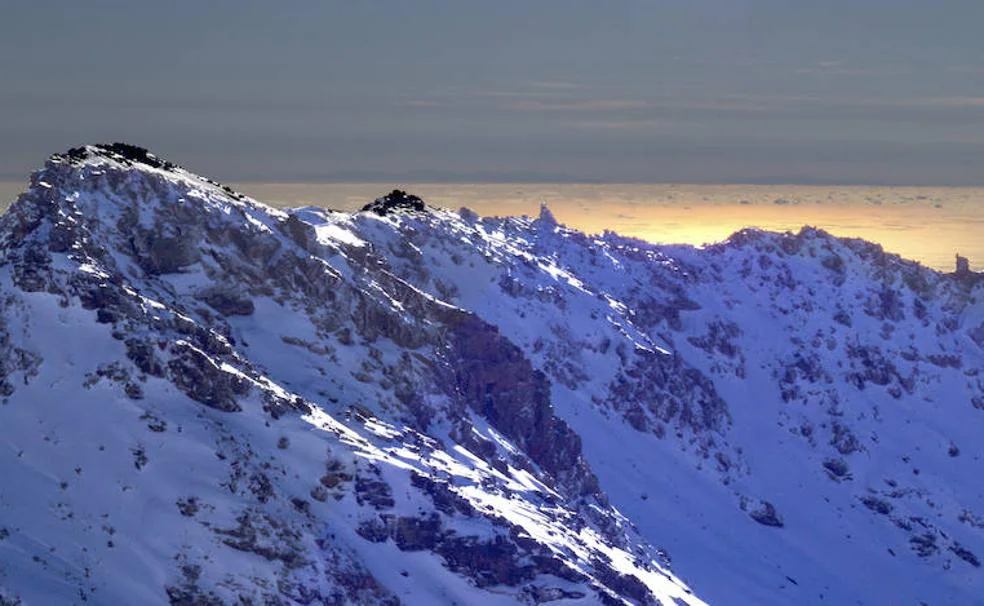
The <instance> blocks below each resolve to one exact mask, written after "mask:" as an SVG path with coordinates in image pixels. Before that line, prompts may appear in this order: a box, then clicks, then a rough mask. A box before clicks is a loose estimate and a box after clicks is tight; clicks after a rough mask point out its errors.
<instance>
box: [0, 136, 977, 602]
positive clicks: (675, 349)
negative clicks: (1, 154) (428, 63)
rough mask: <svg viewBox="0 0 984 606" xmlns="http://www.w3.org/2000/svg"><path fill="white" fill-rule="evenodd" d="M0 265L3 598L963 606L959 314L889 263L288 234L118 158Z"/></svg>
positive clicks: (392, 205)
mask: <svg viewBox="0 0 984 606" xmlns="http://www.w3.org/2000/svg"><path fill="white" fill-rule="evenodd" d="M421 211H426V212H421ZM0 259H2V260H3V261H2V271H0V310H2V313H0V320H2V321H0V397H2V405H0V439H2V443H3V444H4V445H5V448H6V452H7V456H5V457H2V458H0V474H2V477H3V478H4V479H5V482H4V483H3V486H0V603H4V602H6V603H18V600H20V601H21V602H22V603H24V604H72V603H83V602H85V603H97V604H118V603H140V604H167V603H170V604H238V603H269V604H344V603H358V604H389V605H392V604H452V603H457V604H517V603H518V604H545V603H549V604H557V605H560V604H598V603H601V604H656V603H663V604H703V603H705V602H710V603H715V604H717V603H720V604H788V603H796V604H830V603H834V604H839V603H864V604H881V603H911V602H919V601H924V602H927V603H931V604H965V603H971V602H973V601H974V600H975V599H977V596H979V595H980V594H981V593H982V591H984V586H982V581H981V574H980V560H979V557H980V554H984V536H982V534H981V533H982V528H984V497H982V496H981V494H980V491H979V489H978V485H979V482H978V478H979V477H980V475H981V473H982V471H984V469H982V466H984V463H982V461H981V457H982V456H984V447H982V446H981V441H980V437H979V436H980V435H981V430H982V428H984V427H982V424H984V385H982V383H981V370H982V369H984V352H982V349H981V348H982V346H984V309H982V308H981V306H980V303H979V301H980V300H981V297H980V295H981V293H980V292H979V291H980V288H979V287H978V283H977V282H976V281H968V280H965V279H961V278H960V277H959V276H955V275H952V274H940V273H937V272H935V271H932V270H929V269H926V268H924V267H922V266H920V265H918V264H915V263H912V262H909V261H905V260H903V259H900V258H898V257H896V256H893V255H888V254H886V253H885V252H884V251H882V250H881V248H880V247H878V246H877V245H874V244H871V243H867V242H863V241H858V240H843V239H838V238H834V237H832V236H830V235H829V234H826V233H824V232H822V231H819V230H815V229H804V230H802V231H801V232H799V233H798V234H773V233H767V232H760V231H755V230H745V231H743V232H739V233H738V234H736V235H735V236H733V237H732V238H730V239H729V240H728V241H726V242H724V243H721V244H718V245H714V246H710V247H707V248H704V249H695V248H692V247H686V246H658V245H654V244H648V243H645V242H641V241H639V240H635V239H631V238H622V237H620V236H618V235H616V234H612V233H606V234H604V235H603V236H588V235H585V234H582V233H579V232H576V231H573V230H570V229H568V228H566V227H564V226H563V225H560V224H559V223H558V222H557V221H556V219H554V218H553V216H552V214H551V213H550V212H549V210H548V209H546V207H544V208H543V209H542V210H541V213H540V217H539V218H537V219H531V218H527V217H518V218H517V217H513V218H480V217H478V216H477V215H475V214H474V213H472V212H471V211H467V210H462V211H461V212H457V213H455V212H450V211H446V210H441V209H436V208H429V207H427V206H426V205H425V204H424V202H423V201H422V200H420V199H419V198H416V197H415V196H412V195H410V194H407V193H405V192H402V191H399V190H397V191H394V192H392V193H391V194H389V195H387V196H385V197H383V198H380V199H379V200H377V201H375V202H374V203H372V204H370V205H369V206H367V207H366V208H365V209H363V211H361V212H357V213H352V214H349V213H339V212H332V211H327V210H322V209H317V208H305V209H297V210H275V209H272V208H270V207H267V206H265V205H263V204H261V203H259V202H256V201H254V200H252V199H250V198H248V197H246V196H243V195H241V194H238V193H236V192H234V191H232V190H231V189H229V188H226V187H223V186H221V185H220V184H218V183H216V182H214V181H212V180H209V179H206V178H203V177H200V176H197V175H195V174H193V173H191V172H189V171H186V170H185V169H182V168H180V167H178V166H177V165H176V164H172V163H170V162H167V161H165V160H163V159H161V158H158V157H157V156H155V155H153V154H151V153H150V152H148V151H146V150H143V149H141V148H137V147H134V146H130V145H125V144H111V145H97V146H87V147H84V148H78V149H75V150H71V151H69V152H67V153H65V154H59V155H55V156H52V158H51V159H49V161H48V162H47V163H46V165H45V166H44V168H42V169H41V170H40V171H38V172H37V173H35V174H34V175H33V176H32V179H31V186H30V188H29V189H28V191H27V192H26V193H24V194H23V195H21V196H20V198H19V199H18V200H17V201H16V202H15V203H14V204H13V205H12V206H11V208H10V210H9V211H8V212H7V213H6V214H5V215H4V216H3V217H2V218H0Z"/></svg>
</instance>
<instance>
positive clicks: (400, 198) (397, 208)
mask: <svg viewBox="0 0 984 606" xmlns="http://www.w3.org/2000/svg"><path fill="white" fill-rule="evenodd" d="M426 208H427V206H426V205H425V204H424V201H423V200H421V199H420V198H418V197H417V196H415V195H413V194H408V193H407V192H405V191H403V190H401V189H394V190H393V191H391V192H390V193H388V194H386V195H385V196H383V197H382V198H376V199H375V200H374V201H372V202H370V203H369V204H366V205H365V206H363V207H362V212H372V213H376V214H377V215H387V214H389V213H392V212H422V211H424V209H426Z"/></svg>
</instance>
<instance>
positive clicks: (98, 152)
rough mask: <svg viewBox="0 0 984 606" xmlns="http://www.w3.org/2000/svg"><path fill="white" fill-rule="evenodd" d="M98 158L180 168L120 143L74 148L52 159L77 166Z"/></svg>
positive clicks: (162, 167)
mask: <svg viewBox="0 0 984 606" xmlns="http://www.w3.org/2000/svg"><path fill="white" fill-rule="evenodd" d="M97 158H102V159H107V160H113V161H115V162H119V163H121V164H124V165H133V164H143V165H145V166H149V167H151V168H160V169H164V170H174V169H175V168H178V166H177V165H176V164H174V163H172V162H168V161H167V160H164V159H162V158H160V157H158V156H156V155H155V154H152V153H151V152H150V151H149V150H147V149H146V148H144V147H140V146H137V145H132V144H130V143H123V142H120V141H117V142H114V143H97V144H95V145H84V146H82V147H73V148H71V149H69V150H68V151H67V152H65V153H63V154H55V155H54V156H52V157H51V159H52V160H53V161H55V162H68V163H70V164H75V165H78V164H81V163H83V162H85V161H86V160H90V159H97Z"/></svg>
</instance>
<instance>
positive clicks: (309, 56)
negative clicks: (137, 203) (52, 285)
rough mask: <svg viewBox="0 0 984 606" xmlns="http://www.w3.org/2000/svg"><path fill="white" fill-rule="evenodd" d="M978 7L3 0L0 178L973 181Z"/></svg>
mask: <svg viewBox="0 0 984 606" xmlns="http://www.w3.org/2000/svg"><path fill="white" fill-rule="evenodd" d="M982 23H984V2H981V1H980V0H966V1H963V0H940V1H934V2H931V1H929V0H825V1H824V2H809V1H807V0H786V1H782V0H679V1H659V0H634V1H628V2H619V1H614V0H609V1H604V2H602V1H592V2H588V1H581V0H537V1H529V0H524V1H514V0H498V1H496V2H479V1H471V0H447V1H436V0H414V1H412V2H411V1H397V0H391V1H367V2H355V1H349V0H345V1H337V2H335V1H325V0H321V1H315V0H311V1H291V0H284V1H281V2H269V1H264V2H252V1H248V0H234V1H233V0H210V1H207V2H199V1H194V2H192V1H187V2H185V1H176V2H133V1H126V2H123V1H119V2H110V1H101V0H87V1H85V2H78V1H71V2H70V1H44V0H30V1H27V0H23V1H20V0H5V1H3V3H2V5H0V178H7V179H11V178H15V179H20V178H23V177H24V176H25V175H26V174H27V172H28V171H29V170H31V169H33V168H35V167H37V166H38V165H39V164H40V163H41V161H42V160H43V158H44V157H45V156H47V155H48V154H50V153H52V152H54V151H59V150H63V149H65V148H67V147H70V146H73V145H78V144H80V143H84V142H97V141H109V140H126V141H130V142H133V143H137V144H140V145H143V146H146V147H149V148H151V149H152V150H155V151H157V152H158V153H160V154H161V155H163V156H165V157H168V158H171V159H173V160H176V161H177V162H179V163H181V164H184V165H185V166H188V167H189V168H191V169H193V170H195V171H197V172H203V173H207V174H210V175H212V176H215V177H217V178H220V179H224V180H235V181H243V180H259V181H298V180H399V179H404V180H408V181H422V180H444V179H448V180H491V181H529V180H558V181H565V180H573V181H609V182H619V181H636V182H647V181H677V182H733V181H740V182H798V183H811V182H838V183H858V182H860V183H916V184H970V183H977V184H981V183H984V170H982V168H984V36H982V35H981V26H982Z"/></svg>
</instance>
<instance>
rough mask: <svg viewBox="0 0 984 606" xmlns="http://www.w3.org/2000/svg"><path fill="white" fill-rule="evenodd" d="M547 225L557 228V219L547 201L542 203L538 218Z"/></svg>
mask: <svg viewBox="0 0 984 606" xmlns="http://www.w3.org/2000/svg"><path fill="white" fill-rule="evenodd" d="M537 218H538V219H539V221H540V222H541V223H544V224H545V225H551V226H557V225H558V223H557V217H555V216H554V214H553V212H552V211H551V210H550V207H549V206H547V201H546V200H541V201H540V215H539V216H538V217H537Z"/></svg>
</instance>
